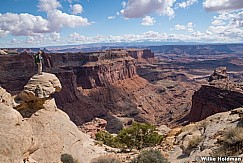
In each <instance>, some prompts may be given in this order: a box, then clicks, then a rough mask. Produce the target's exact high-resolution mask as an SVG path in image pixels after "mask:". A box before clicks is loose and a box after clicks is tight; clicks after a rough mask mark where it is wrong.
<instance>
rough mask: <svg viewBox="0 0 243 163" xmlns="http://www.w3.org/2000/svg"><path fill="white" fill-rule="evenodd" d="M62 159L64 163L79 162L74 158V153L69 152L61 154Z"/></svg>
mask: <svg viewBox="0 0 243 163" xmlns="http://www.w3.org/2000/svg"><path fill="white" fill-rule="evenodd" d="M61 161H62V162H63V163H76V162H77V161H75V160H74V158H73V156H72V155H70V154H67V153H65V154H62V155H61Z"/></svg>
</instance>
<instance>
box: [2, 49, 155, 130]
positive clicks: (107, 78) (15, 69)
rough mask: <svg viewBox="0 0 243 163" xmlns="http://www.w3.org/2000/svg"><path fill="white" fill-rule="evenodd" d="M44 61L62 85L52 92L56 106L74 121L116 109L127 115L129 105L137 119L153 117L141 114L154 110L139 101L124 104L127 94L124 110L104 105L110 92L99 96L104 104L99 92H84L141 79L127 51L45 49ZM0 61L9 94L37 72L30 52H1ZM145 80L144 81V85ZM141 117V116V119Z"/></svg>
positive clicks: (78, 123)
mask: <svg viewBox="0 0 243 163" xmlns="http://www.w3.org/2000/svg"><path fill="white" fill-rule="evenodd" d="M133 51H134V50H133ZM139 51H141V50H139ZM146 53H147V54H151V51H150V53H149V52H146ZM142 57H144V58H150V57H151V56H150V55H149V56H146V54H145V55H143V56H142ZM43 61H44V63H43V70H44V71H45V72H50V73H53V74H55V75H56V76H57V77H58V78H59V80H60V81H61V83H62V86H63V89H62V90H61V91H60V93H59V94H57V95H54V96H55V99H56V103H57V106H58V108H60V109H62V110H63V111H65V112H66V113H67V114H68V115H69V116H70V118H71V120H72V121H73V122H75V123H76V124H77V125H81V124H83V123H85V122H87V121H90V120H92V119H93V118H95V117H105V116H107V114H108V113H109V114H110V115H113V114H116V113H122V115H126V114H128V113H127V110H130V112H132V110H134V109H132V108H135V110H140V111H136V115H137V114H138V116H137V117H138V118H137V119H140V120H141V121H144V120H148V121H152V122H153V121H154V119H153V118H148V116H144V114H148V113H150V114H151V113H153V112H154V111H146V112H144V111H142V110H141V105H139V106H138V105H137V103H138V102H136V103H133V102H131V103H132V108H129V106H130V104H129V105H128V104H126V101H125V100H126V99H127V98H128V99H129V97H126V98H125V99H123V100H122V104H121V105H123V106H122V108H126V109H125V110H126V111H124V110H120V108H117V109H118V110H116V108H114V107H116V106H115V105H114V106H112V107H111V106H110V107H107V106H108V103H109V101H110V100H111V98H113V97H111V96H109V98H106V97H102V98H103V99H106V100H107V102H106V103H105V105H104V103H99V102H97V99H96V97H98V95H96V96H93V98H92V97H91V96H90V95H91V94H92V93H90V94H88V93H87V91H90V90H97V89H99V90H102V89H105V90H107V91H110V88H111V87H112V86H111V85H112V84H115V83H119V82H122V81H126V79H132V81H134V80H133V79H134V78H136V79H138V81H144V80H141V78H139V77H138V76H137V73H136V67H135V59H134V58H132V57H131V56H130V55H129V53H128V52H127V51H125V50H111V51H100V52H92V53H62V54H60V53H59V54H48V53H46V54H44V55H43ZM0 63H2V64H1V65H0V72H1V73H0V85H1V86H2V87H3V88H5V89H6V90H8V91H9V92H10V93H11V94H17V93H19V92H20V91H21V90H22V89H23V88H24V85H25V84H26V83H27V81H28V80H29V79H30V77H31V76H33V75H34V74H35V73H36V72H37V70H36V69H37V67H36V65H35V64H34V59H33V54H28V53H22V54H13V55H0ZM135 83H136V82H135ZM146 84H147V83H146V82H145V85H146ZM142 87H143V84H142V86H141V88H140V87H139V89H142ZM114 89H115V88H114ZM114 89H113V90H114ZM133 89H135V87H134V88H130V90H129V92H130V93H126V92H125V93H126V94H128V95H127V96H130V95H132V93H133V91H135V90H133ZM136 89H137V88H136ZM91 92H95V91H91ZM118 92H119V91H118ZM101 93H105V92H101ZM129 94H130V95H129ZM104 96H106V95H104ZM112 96H113V95H112ZM146 98H148V97H146ZM150 98H151V97H150ZM112 103H114V101H112ZM151 105H152V104H151ZM139 108H140V109H139ZM149 108H150V107H149V106H146V110H147V109H149ZM152 110H153V109H152ZM125 112H126V113H125ZM129 114H130V113H129ZM139 115H143V116H139ZM131 116H132V113H131ZM141 117H143V118H142V119H141ZM151 117H153V116H151ZM108 123H109V122H108Z"/></svg>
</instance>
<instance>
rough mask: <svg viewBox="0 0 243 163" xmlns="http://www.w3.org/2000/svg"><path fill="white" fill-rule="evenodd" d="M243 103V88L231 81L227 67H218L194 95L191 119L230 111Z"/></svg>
mask: <svg viewBox="0 0 243 163" xmlns="http://www.w3.org/2000/svg"><path fill="white" fill-rule="evenodd" d="M242 105H243V88H242V86H240V85H239V84H237V83H234V82H233V81H230V80H229V79H228V77H227V75H226V68H218V69H216V70H215V71H214V73H213V74H212V75H211V77H210V82H209V83H208V84H207V85H202V86H201V88H200V89H199V90H198V91H196V92H195V93H194V95H193V96H192V107H191V111H190V121H192V122H196V121H200V120H202V119H205V118H206V117H208V116H210V115H213V114H215V113H219V112H224V111H229V110H232V109H235V108H238V107H241V106H242Z"/></svg>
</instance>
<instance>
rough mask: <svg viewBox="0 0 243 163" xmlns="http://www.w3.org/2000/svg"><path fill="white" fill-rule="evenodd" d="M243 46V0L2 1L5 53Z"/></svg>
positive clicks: (0, 26) (1, 42)
mask: <svg viewBox="0 0 243 163" xmlns="http://www.w3.org/2000/svg"><path fill="white" fill-rule="evenodd" d="M124 41H126V42H130V41H156V42H159V41H160V42H166V41H169V42H170V41H185V42H200V43H202V42H203V43H223V42H227V43H233V42H234V43H235V42H241V43H242V42H243V0H1V1H0V48H3V47H43V46H50V45H68V44H75V45H76V44H85V43H99V42H102V43H103V42H124Z"/></svg>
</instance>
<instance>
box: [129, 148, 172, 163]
mask: <svg viewBox="0 0 243 163" xmlns="http://www.w3.org/2000/svg"><path fill="white" fill-rule="evenodd" d="M131 163H168V160H167V159H166V158H164V157H163V155H162V154H161V152H160V151H159V150H154V149H151V150H147V151H143V152H142V153H141V154H139V155H138V156H137V157H136V158H134V159H133V160H132V161H131Z"/></svg>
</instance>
